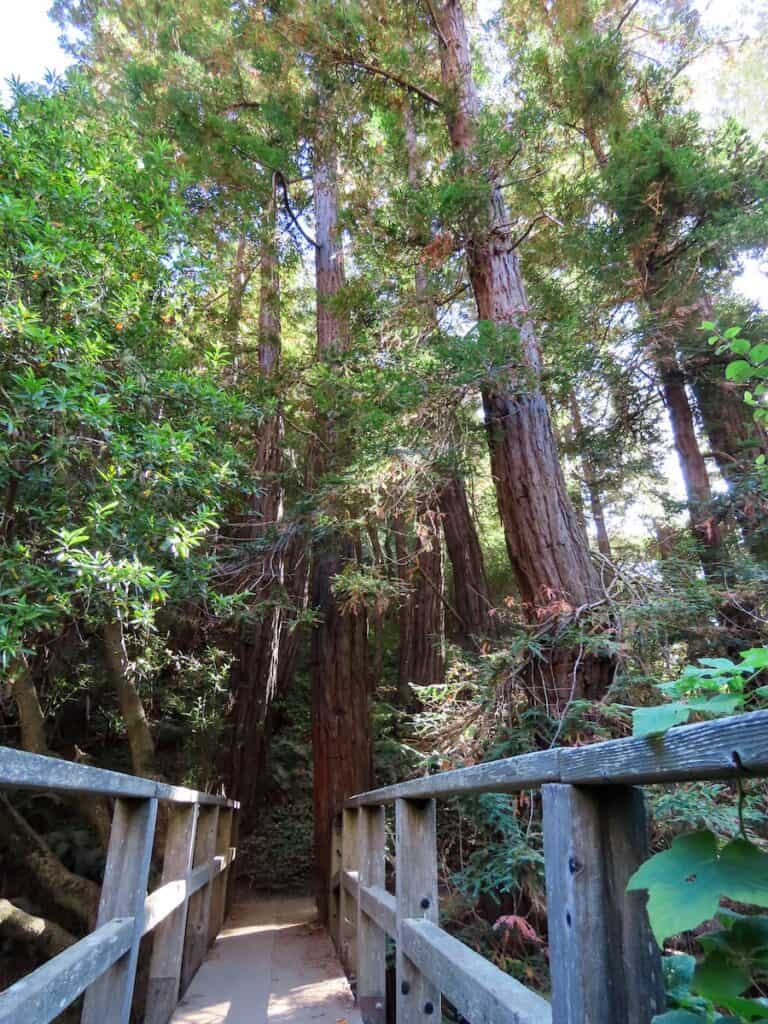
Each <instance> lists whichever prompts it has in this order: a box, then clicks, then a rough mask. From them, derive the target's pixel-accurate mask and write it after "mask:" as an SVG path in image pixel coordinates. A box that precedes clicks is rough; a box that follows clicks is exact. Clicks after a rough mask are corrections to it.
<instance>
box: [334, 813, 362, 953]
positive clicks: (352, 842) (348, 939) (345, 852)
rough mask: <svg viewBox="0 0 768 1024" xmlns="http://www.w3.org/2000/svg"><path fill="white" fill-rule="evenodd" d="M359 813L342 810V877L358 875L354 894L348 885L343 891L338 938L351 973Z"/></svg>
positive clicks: (355, 947)
mask: <svg viewBox="0 0 768 1024" xmlns="http://www.w3.org/2000/svg"><path fill="white" fill-rule="evenodd" d="M357 815H358V812H357V810H345V811H342V818H341V878H342V883H344V882H346V880H347V876H349V875H351V874H352V873H354V881H355V889H354V891H353V890H352V889H351V887H349V886H348V885H346V884H342V885H341V887H340V889H339V918H338V922H337V924H338V929H339V932H338V938H337V941H336V945H337V949H338V952H339V959H340V960H341V962H342V965H343V966H344V967H345V968H346V969H347V971H352V970H353V968H354V964H355V963H356V960H357V944H356V930H357V906H356V901H357V854H358V849H357Z"/></svg>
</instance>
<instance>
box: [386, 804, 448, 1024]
mask: <svg viewBox="0 0 768 1024" xmlns="http://www.w3.org/2000/svg"><path fill="white" fill-rule="evenodd" d="M436 829H437V826H436V813H435V801H434V800H402V799H398V800H397V802H396V803H395V889H396V898H397V937H396V941H397V960H396V964H397V978H396V986H397V1003H396V1005H397V1013H396V1019H397V1024H424V1021H425V1020H427V1019H431V1020H434V1021H439V1020H440V1014H441V1009H440V989H439V988H438V987H437V986H436V985H435V984H434V982H433V981H430V979H429V978H427V977H426V975H424V974H422V972H421V971H420V970H419V968H418V967H417V966H416V965H415V964H414V963H413V961H412V960H410V959H409V957H408V956H407V955H406V953H405V942H406V939H405V934H404V927H403V922H404V921H405V920H406V919H408V918H422V919H424V920H426V921H431V922H432V923H433V924H437V923H438V920H439V907H438V896H437V831H436Z"/></svg>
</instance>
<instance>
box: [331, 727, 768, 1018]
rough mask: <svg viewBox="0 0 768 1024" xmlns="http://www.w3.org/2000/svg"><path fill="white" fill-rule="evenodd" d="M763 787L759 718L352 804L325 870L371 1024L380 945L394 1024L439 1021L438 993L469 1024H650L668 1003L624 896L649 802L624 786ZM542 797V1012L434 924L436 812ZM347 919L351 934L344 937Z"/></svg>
mask: <svg viewBox="0 0 768 1024" xmlns="http://www.w3.org/2000/svg"><path fill="white" fill-rule="evenodd" d="M767 775H768V711H759V712H754V713H752V714H748V715H739V716H735V717H732V718H726V719H720V720H717V721H710V722H703V723H697V724H694V725H688V726H681V727H678V728H676V729H671V730H670V731H668V732H667V733H665V734H664V735H663V736H659V737H640V738H638V737H633V738H628V739H621V740H611V741H608V742H604V743H596V744H593V745H591V746H584V747H561V748H556V749H553V750H545V751H539V752H535V753H531V754H523V755H521V756H520V757H511V758H505V759H502V760H499V761H492V762H488V763H487V764H479V765H474V766H473V767H471V768H460V769H456V770H455V771H449V772H442V773H439V774H437V775H429V776H426V777H424V778H419V779H412V780H410V781H408V782H402V783H399V784H397V785H394V786H386V787H384V788H382V789H377V790H373V791H372V792H369V793H360V794H358V795H357V796H354V797H351V798H350V799H349V800H348V801H347V802H346V804H345V808H346V809H345V811H344V814H343V820H342V821H341V823H340V825H339V826H338V827H336V828H335V832H334V843H333V848H334V851H336V850H343V851H344V856H343V857H342V858H340V859H339V858H338V856H337V859H336V860H334V861H333V863H334V864H335V865H336V866H337V867H338V871H337V872H336V874H335V875H334V878H333V881H332V885H331V906H332V913H333V914H334V915H335V918H334V922H335V923H334V927H335V929H336V930H337V932H338V946H339V950H340V953H341V954H342V955H344V954H345V953H346V952H347V951H348V950H355V954H354V958H353V963H352V964H351V965H350V966H352V967H353V969H354V970H355V971H356V973H357V976H358V978H359V979H364V984H363V982H362V981H361V984H363V991H362V994H361V995H360V999H359V1004H360V1011H361V1015H362V1017H363V1021H364V1024H384V1021H385V1019H386V1018H385V991H384V989H385V986H384V981H383V965H382V964H383V953H382V950H383V945H382V943H383V941H384V938H383V937H384V936H385V935H389V936H390V937H391V938H392V939H394V940H395V944H396V949H397V958H396V960H397V980H396V985H395V992H396V999H397V1021H398V1024H417V1022H418V1024H422V1022H423V1024H426V1022H427V1021H428V1020H439V1019H440V998H441V995H445V997H446V998H447V999H449V1000H450V1002H451V1003H452V1004H453V1005H454V1007H455V1008H456V1009H457V1011H458V1012H459V1013H460V1014H461V1015H462V1017H463V1018H464V1019H465V1020H466V1021H468V1022H469V1024H551V1022H554V1024H618V1022H619V1021H621V1024H648V1021H649V1020H650V1019H651V1017H652V1016H653V1015H654V1014H656V1013H659V1012H661V1010H662V1009H663V1006H664V993H663V984H662V979H661V963H660V955H659V951H658V949H657V947H656V944H655V942H654V940H653V936H652V935H651V932H650V929H649V926H648V921H647V915H646V912H645V897H644V896H643V895H642V894H640V893H627V892H626V884H627V880H628V879H629V877H630V876H631V874H632V872H633V871H634V870H635V869H636V868H637V866H638V865H639V864H640V863H641V862H642V861H643V859H644V858H645V857H646V856H647V854H648V831H647V827H646V821H645V811H644V802H643V794H642V790H641V789H639V788H632V787H639V786H643V785H649V784H654V783H664V784H671V783H678V782H689V781H696V780H718V779H734V778H739V777H746V778H748V777H753V778H760V777H764V776H767ZM538 788H541V789H542V791H543V826H544V855H545V861H546V886H547V903H548V906H547V913H548V921H549V941H548V945H549V951H550V968H551V975H552V1002H551V1004H550V1003H549V1002H548V1001H547V1000H546V999H544V998H543V997H542V996H540V995H539V994H537V993H535V992H532V991H531V990H530V989H528V988H526V987H525V986H524V985H521V984H520V983H519V982H518V981H516V980H515V979H514V978H511V977H510V976H509V975H507V974H505V973H504V972H502V971H501V970H499V969H498V968H497V967H496V966H495V965H494V964H491V963H490V962H489V961H487V960H485V959H484V958H483V957H482V956H480V955H479V954H478V953H476V952H475V951H474V950H471V949H469V947H467V946H465V945H464V944H463V943H462V942H460V941H459V940H458V939H456V938H454V937H452V936H451V935H449V934H448V933H447V932H445V931H443V929H441V928H440V926H439V923H438V917H437V884H436V878H437V866H436V865H437V851H436V843H435V837H436V832H435V800H436V799H438V798H449V797H455V796H464V795H469V794H473V793H499V792H501V793H514V792H518V791H520V790H525V789H538ZM388 803H394V804H395V805H396V815H395V819H396V835H395V849H396V857H395V873H396V888H397V895H396V896H393V895H392V894H391V893H389V892H387V891H386V890H385V888H384V840H383V813H384V812H383V810H382V805H384V804H388ZM375 815H380V816H381V817H379V818H376V817H375ZM374 824H376V828H377V829H378V831H375V830H374V831H373V832H372V831H371V828H372V827H373V826H374ZM374 835H375V836H377V837H378V838H376V839H375V841H374V838H373V836H374ZM355 850H356V851H357V853H355ZM366 879H370V880H372V881H373V882H374V884H366ZM345 894H346V901H350V900H351V901H353V902H355V903H356V911H357V912H356V914H354V913H351V912H349V911H348V909H346V902H345ZM354 921H356V922H357V929H356V930H357V935H356V936H354V935H350V934H349V931H350V925H351V924H352V923H353V922H354ZM433 1015H434V1016H433Z"/></svg>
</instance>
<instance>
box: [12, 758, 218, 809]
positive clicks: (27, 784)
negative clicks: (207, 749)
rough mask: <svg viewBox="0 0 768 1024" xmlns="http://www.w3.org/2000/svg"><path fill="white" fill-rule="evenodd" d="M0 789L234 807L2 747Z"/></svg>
mask: <svg viewBox="0 0 768 1024" xmlns="http://www.w3.org/2000/svg"><path fill="white" fill-rule="evenodd" d="M0 786H3V787H4V788H6V789H48V790H52V791H54V792H70V793H100V794H103V795H104V796H114V797H118V796H124V797H135V798H136V799H139V798H143V797H154V798H155V799H157V800H170V801H173V802H174V803H185V804H194V803H198V804H216V805H218V806H226V807H233V806H235V804H234V803H233V801H231V800H226V799H225V798H224V797H220V796H213V795H212V794H211V793H199V792H197V790H194V789H185V788H184V787H183V786H168V785H166V784H165V783H163V782H155V781H154V780H153V779H142V778H139V777H138V776H136V775H126V774H125V773H123V772H110V771H106V770H105V769H104V768H91V767H89V766H88V765H84V764H77V763H76V762H74V761H64V760H62V759H60V758H58V757H44V756H43V755H41V754H28V753H27V752H26V751H24V750H13V749H12V748H11V747H0Z"/></svg>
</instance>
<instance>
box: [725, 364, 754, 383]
mask: <svg viewBox="0 0 768 1024" xmlns="http://www.w3.org/2000/svg"><path fill="white" fill-rule="evenodd" d="M753 373H754V367H752V366H750V364H749V363H748V362H747V361H746V360H745V359H734V361H733V362H731V363H728V365H727V366H726V368H725V376H726V379H727V380H733V381H736V383H737V384H743V383H744V381H745V380H749V378H750V377H751V376H752V374H753Z"/></svg>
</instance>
